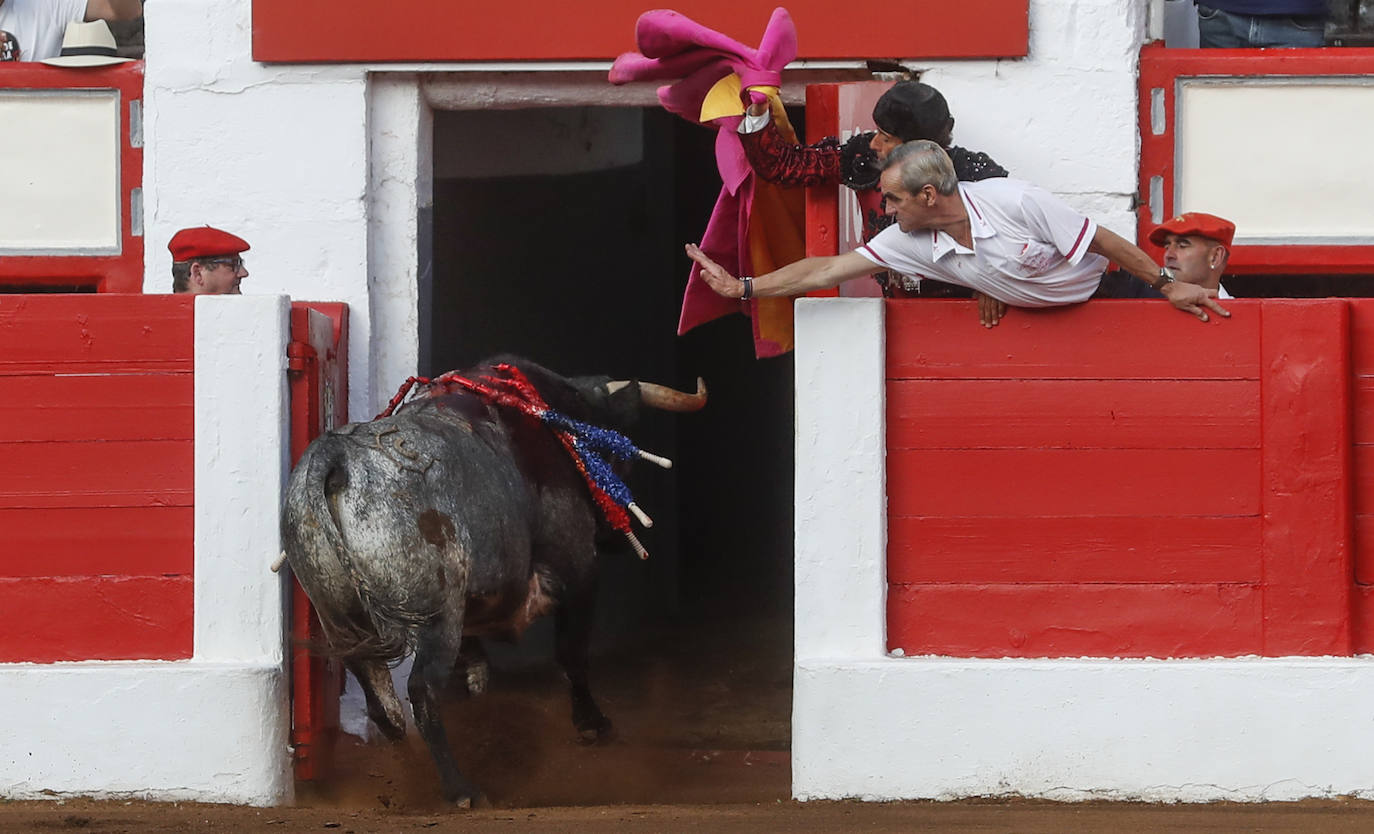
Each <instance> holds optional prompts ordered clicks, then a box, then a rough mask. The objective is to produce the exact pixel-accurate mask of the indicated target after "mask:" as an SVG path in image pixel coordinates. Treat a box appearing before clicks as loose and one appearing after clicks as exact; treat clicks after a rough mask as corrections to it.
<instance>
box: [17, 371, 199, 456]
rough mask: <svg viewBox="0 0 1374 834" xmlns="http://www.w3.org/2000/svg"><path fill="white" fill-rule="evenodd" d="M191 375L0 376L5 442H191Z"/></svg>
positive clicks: (192, 415) (192, 391) (193, 380)
mask: <svg viewBox="0 0 1374 834" xmlns="http://www.w3.org/2000/svg"><path fill="white" fill-rule="evenodd" d="M194 411H195V379H194V377H192V375H191V374H189V373H185V374H114V375H110V376H53V375H46V376H0V438H4V439H5V440H7V441H11V442H33V441H56V440H88V441H98V440H145V439H148V440H151V439H157V440H191V439H192V438H193V437H194V426H193V425H192V424H193V422H194V418H195V413H194Z"/></svg>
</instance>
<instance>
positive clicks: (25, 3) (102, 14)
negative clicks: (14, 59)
mask: <svg viewBox="0 0 1374 834" xmlns="http://www.w3.org/2000/svg"><path fill="white" fill-rule="evenodd" d="M142 14H143V2H142V0H0V30H3V31H5V32H9V33H10V34H11V36H12V37H13V39H14V41H15V42H16V43H17V44H18V53H19V60H20V61H43V60H46V59H48V58H56V57H57V56H58V55H59V54H60V53H61V51H62V37H63V35H64V34H65V33H66V30H67V24H68V23H74V22H75V23H80V22H82V21H93V20H104V21H111V20H133V19H134V18H137V17H139V16H141V15H142Z"/></svg>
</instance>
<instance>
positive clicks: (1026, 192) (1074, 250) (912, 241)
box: [687, 140, 1230, 327]
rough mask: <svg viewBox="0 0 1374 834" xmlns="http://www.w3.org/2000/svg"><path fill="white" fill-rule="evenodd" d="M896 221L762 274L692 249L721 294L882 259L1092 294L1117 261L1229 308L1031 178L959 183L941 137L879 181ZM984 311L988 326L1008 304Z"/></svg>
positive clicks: (952, 275)
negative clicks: (844, 247)
mask: <svg viewBox="0 0 1374 834" xmlns="http://www.w3.org/2000/svg"><path fill="white" fill-rule="evenodd" d="M880 183H881V186H882V190H883V197H884V200H885V201H886V204H887V212H888V213H889V214H891V215H893V216H894V217H895V218H896V221H897V222H896V223H895V224H894V225H892V226H889V227H888V228H887V229H885V230H883V232H882V233H880V234H879V235H878V236H877V237H875V238H873V239H872V240H871V241H869V242H868V243H867V244H865V245H864V246H862V247H860V248H859V249H856V250H854V251H853V252H849V253H847V254H844V255H835V256H832V257H817V258H806V259H805V260H801V261H796V262H794V263H791V264H788V265H787V266H784V267H782V268H781V269H778V270H775V271H774V272H770V273H768V274H766V275H760V276H757V277H744V278H738V279H737V278H734V277H733V276H731V275H730V274H729V273H727V272H726V271H725V270H724V269H722V268H721V267H720V266H719V265H718V264H716V263H715V262H714V261H712V260H711V259H710V258H707V257H706V256H705V255H704V254H703V253H702V252H701V250H700V249H698V248H697V247H696V246H693V245H690V244H689V245H688V246H687V254H688V255H689V256H690V257H691V258H692V259H693V260H695V261H696V262H697V263H699V264H701V274H702V277H703V278H704V279H705V280H706V282H707V283H708V284H709V285H710V286H711V288H712V289H713V290H715V291H716V292H717V293H719V294H720V295H723V296H725V297H727V298H744V299H748V298H752V297H754V296H770V295H800V294H802V293H805V292H809V291H811V290H819V289H824V288H826V287H833V286H835V285H837V284H839V283H840V282H842V281H847V280H849V279H850V278H855V277H858V276H860V275H866V274H868V273H870V272H872V271H873V265H874V264H877V265H879V266H882V267H884V268H886V269H891V270H894V271H896V272H899V273H902V274H904V275H908V276H910V277H912V278H936V279H938V280H941V281H947V282H949V283H952V284H959V285H961V286H965V287H969V288H971V289H974V290H977V291H978V292H981V293H983V294H985V295H987V296H989V297H990V298H991V299H995V300H996V301H998V302H1002V303H1005V304H1011V305H1014V306H1019V307H1049V306H1055V305H1061V304H1074V303H1077V302H1080V301H1086V300H1087V299H1088V298H1089V297H1091V296H1092V294H1093V291H1094V290H1095V289H1097V285H1098V282H1099V281H1100V280H1101V278H1102V271H1103V269H1104V268H1106V266H1107V263H1108V261H1109V260H1110V261H1113V262H1115V263H1116V264H1118V265H1119V266H1121V267H1122V268H1123V269H1125V270H1127V271H1128V272H1130V273H1131V274H1133V275H1135V276H1137V277H1139V278H1140V279H1141V280H1142V281H1145V282H1146V283H1148V284H1150V285H1151V286H1152V287H1155V288H1156V289H1158V290H1160V292H1162V293H1163V294H1164V296H1165V298H1167V299H1168V300H1169V302H1170V303H1172V304H1173V305H1174V306H1175V307H1177V308H1178V309H1180V310H1183V311H1185V312H1189V313H1192V314H1193V315H1195V316H1197V317H1198V318H1199V319H1201V320H1202V321H1207V319H1208V310H1211V311H1213V312H1216V313H1217V314H1219V315H1222V316H1229V315H1230V313H1228V312H1226V310H1224V309H1222V307H1221V306H1220V305H1218V304H1217V302H1216V291H1215V290H1209V289H1206V288H1204V287H1201V286H1197V285H1195V284H1186V283H1182V282H1177V281H1175V280H1174V275H1173V273H1172V271H1171V270H1169V269H1168V268H1167V267H1160V266H1158V265H1157V264H1155V262H1154V261H1152V260H1151V259H1150V256H1149V255H1146V254H1145V253H1144V252H1143V251H1141V250H1140V249H1139V248H1138V247H1136V246H1135V245H1134V244H1132V243H1130V242H1129V241H1127V240H1126V239H1124V238H1122V237H1121V236H1119V235H1117V234H1115V233H1114V232H1111V231H1110V230H1108V229H1104V228H1102V227H1100V226H1098V225H1097V223H1095V222H1094V221H1093V220H1092V219H1091V218H1088V217H1084V216H1083V215H1082V214H1079V213H1078V212H1076V211H1074V210H1073V209H1072V208H1070V207H1069V206H1068V205H1066V204H1065V203H1063V202H1062V201H1061V200H1059V199H1058V198H1057V197H1055V196H1053V195H1052V194H1050V193H1049V192H1047V191H1045V190H1043V189H1041V188H1038V187H1036V186H1034V185H1031V184H1030V183H1028V182H1024V181H1021V180H1012V179H988V180H982V181H980V182H966V183H960V182H959V181H958V180H957V179H956V178H955V174H954V167H953V165H952V164H951V163H950V160H949V157H948V156H947V155H946V154H945V152H944V151H943V150H941V148H940V146H939V145H937V144H935V143H934V142H928V141H924V140H921V141H916V142H907V143H906V144H904V145H902V146H901V147H899V148H897V149H896V150H894V151H893V152H892V153H890V154H889V155H888V158H887V161H886V162H885V163H884V166H883V173H882V177H881V179H880ZM990 306H991V305H984V306H983V307H981V308H980V317H981V318H982V320H983V324H984V325H985V326H988V327H991V326H993V325H995V324H996V323H997V319H998V318H1000V316H1001V312H1002V311H1001V310H999V309H988V308H989V307H990Z"/></svg>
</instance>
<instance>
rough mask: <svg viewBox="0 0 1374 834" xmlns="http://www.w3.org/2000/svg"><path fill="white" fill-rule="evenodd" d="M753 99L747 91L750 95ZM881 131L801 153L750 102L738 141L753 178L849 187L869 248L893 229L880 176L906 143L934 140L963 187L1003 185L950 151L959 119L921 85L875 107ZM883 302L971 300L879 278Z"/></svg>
mask: <svg viewBox="0 0 1374 834" xmlns="http://www.w3.org/2000/svg"><path fill="white" fill-rule="evenodd" d="M746 95H748V91H746ZM873 123H874V124H875V125H877V126H878V130H877V131H875V132H869V133H860V134H856V135H855V136H853V137H852V138H850V139H849V141H848V142H846V143H844V144H843V145H841V144H840V142H839V140H838V139H836V138H835V137H829V138H826V139H824V140H822V141H820V142H818V143H816V144H814V145H808V146H802V145H797V144H793V143H791V142H788V141H786V140H785V139H783V137H782V134H781V133H780V132H779V130H778V128H777V125H775V124H774V123H773V121H772V118H771V117H770V111H769V109H768V104H767V102H766V101H764V102H762V103H761V102H759V101H757V100H753V99H751V103H750V105H749V108H748V110H747V111H746V118H745V119H744V120H743V121H742V122H740V126H739V133H740V141H741V143H742V144H743V145H744V152H745V155H746V156H748V158H749V164H750V165H751V166H752V167H753V169H754V171H755V172H756V173H757V174H758V175H759V176H760V177H762V178H763V179H765V180H768V181H769V182H776V183H780V184H782V185H810V186H816V185H840V184H843V185H846V186H848V187H849V188H851V189H853V190H854V191H856V192H858V195H859V204H860V210H861V211H862V212H863V215H864V218H863V219H864V232H863V237H864V240H871V239H872V238H873V236H874V235H876V234H877V233H878V232H880V231H882V230H883V229H884V228H885V227H886V226H888V225H889V224H890V223H891V220H890V219H889V218H888V217H887V216H886V213H885V212H884V211H883V208H882V198H881V196H880V195H878V193H877V185H878V171H879V168H880V166H881V164H882V162H883V160H884V159H885V158H886V157H887V154H888V153H889V152H890V151H891V150H892V149H893V148H896V147H897V146H898V145H900V144H902V143H903V142H910V141H912V140H915V139H929V140H931V141H933V142H936V143H938V144H939V145H940V147H942V148H944V149H945V153H947V154H949V157H950V159H951V160H952V162H953V163H954V172H955V174H956V176H958V178H959V180H960V181H961V182H976V181H978V180H984V179H988V178H989V177H1005V176H1006V175H1007V170H1006V169H1005V168H1003V167H1002V166H1000V165H998V164H997V163H996V162H994V161H993V160H992V157H990V156H988V155H987V154H985V153H982V152H979V151H970V150H968V149H966V148H961V147H959V146H957V145H952V144H951V141H952V139H953V134H954V117H953V116H951V115H950V112H949V104H948V103H947V102H946V101H945V97H944V96H943V95H941V94H940V91H939V90H937V89H935V88H934V87H932V86H930V85H929V84H922V83H920V82H918V81H899V82H897V83H896V84H894V85H893V86H892V87H891V88H890V89H889V90H887V92H885V93H883V95H882V97H881V98H879V99H878V103H877V104H875V105H874V106H873ZM874 278H875V279H876V280H877V281H878V284H879V286H881V287H882V289H883V295H886V296H914V295H922V296H934V297H962V298H967V297H968V296H969V295H970V293H969V292H968V290H966V289H965V288H963V287H956V286H954V285H951V284H948V283H945V282H942V281H936V280H931V279H927V280H923V281H915V280H912V279H910V278H904V277H903V276H899V275H892V274H890V273H888V272H886V271H880V272H878V273H876V274H875V275H874Z"/></svg>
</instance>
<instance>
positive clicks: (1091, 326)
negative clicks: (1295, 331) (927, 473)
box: [887, 299, 1262, 379]
mask: <svg viewBox="0 0 1374 834" xmlns="http://www.w3.org/2000/svg"><path fill="white" fill-rule="evenodd" d="M1228 303H1229V304H1230V305H1231V306H1230V309H1231V311H1232V314H1233V315H1232V317H1231V318H1230V319H1227V320H1224V321H1223V320H1221V319H1220V318H1218V317H1213V321H1211V322H1208V323H1206V324H1204V323H1202V322H1199V321H1198V320H1197V319H1195V318H1192V317H1191V316H1186V315H1184V314H1182V313H1180V312H1179V311H1177V310H1175V309H1174V308H1173V307H1171V306H1169V305H1168V304H1167V303H1165V302H1163V301H1116V302H1092V303H1089V304H1080V305H1076V306H1073V307H1058V308H1052V309H1044V310H1012V311H1010V313H1009V314H1008V316H1007V317H1006V318H1004V319H1003V320H1002V323H1001V324H999V325H998V326H997V327H995V328H992V329H991V330H988V329H985V328H983V327H982V326H981V325H979V324H978V308H977V304H976V302H974V301H934V300H906V299H902V300H893V301H888V302H887V375H888V376H889V377H890V378H894V379H910V378H915V379H986V378H994V379H1021V378H1026V377H1030V378H1056V379H1057V378H1078V379H1257V378H1258V377H1259V348H1258V345H1259V330H1260V315H1261V314H1260V310H1261V306H1260V305H1261V303H1262V302H1259V301H1233V302H1228Z"/></svg>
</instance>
